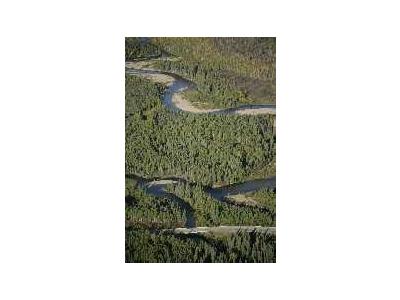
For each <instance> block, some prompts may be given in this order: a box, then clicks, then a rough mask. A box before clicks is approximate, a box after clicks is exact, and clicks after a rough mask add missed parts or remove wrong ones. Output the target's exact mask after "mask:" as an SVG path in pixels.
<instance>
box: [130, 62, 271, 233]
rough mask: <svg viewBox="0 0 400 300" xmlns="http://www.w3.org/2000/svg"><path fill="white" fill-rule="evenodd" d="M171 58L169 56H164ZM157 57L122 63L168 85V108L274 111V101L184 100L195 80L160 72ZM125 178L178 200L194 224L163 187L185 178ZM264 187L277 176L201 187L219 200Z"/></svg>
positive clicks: (190, 211)
mask: <svg viewBox="0 0 400 300" xmlns="http://www.w3.org/2000/svg"><path fill="white" fill-rule="evenodd" d="M164 59H170V58H164ZM156 60H158V59H150V60H138V61H133V62H126V63H125V71H126V73H127V74H130V75H136V76H141V77H144V78H147V79H150V80H152V81H154V82H158V83H162V84H164V85H166V86H167V89H166V90H165V93H164V95H163V97H162V102H163V104H164V105H165V107H166V108H167V109H169V110H170V111H173V112H177V111H184V112H187V113H208V114H239V115H258V114H274V115H275V114H276V108H275V105H272V104H253V105H243V106H240V107H237V108H228V109H202V108H198V107H195V106H194V105H193V104H191V103H190V102H189V101H188V100H186V99H185V98H184V97H183V95H182V92H184V91H186V90H187V89H193V88H195V85H194V83H192V82H190V81H188V80H186V79H184V78H182V77H180V76H179V75H177V74H173V73H168V72H163V71H160V70H156V69H154V67H153V66H152V62H154V61H156ZM126 177H127V178H131V179H135V180H136V181H137V182H138V184H139V186H140V187H142V188H143V189H144V190H145V191H146V192H147V193H149V194H151V195H154V196H164V197H168V198H169V199H171V200H172V201H174V202H175V203H177V204H178V205H179V206H180V207H181V208H183V209H184V211H185V212H186V219H187V223H186V224H185V226H186V227H187V228H193V227H195V225H196V220H195V216H194V212H193V209H192V207H191V206H190V205H189V204H188V203H187V202H185V201H184V200H183V199H181V198H179V197H177V196H176V195H174V194H172V193H170V192H168V191H167V189H166V187H167V186H168V185H171V184H176V183H178V182H184V183H189V182H187V181H186V180H185V179H182V178H177V177H168V178H152V179H145V178H142V177H139V176H137V175H126ZM263 188H269V189H275V188H276V178H275V176H273V177H269V178H264V179H254V180H250V181H247V182H244V183H238V184H233V185H228V186H223V187H218V188H212V187H204V190H205V191H206V192H207V193H208V194H210V195H211V196H212V197H213V198H214V199H216V200H218V201H227V200H226V198H225V197H226V196H228V195H237V194H243V193H248V192H254V191H258V190H260V189H263Z"/></svg>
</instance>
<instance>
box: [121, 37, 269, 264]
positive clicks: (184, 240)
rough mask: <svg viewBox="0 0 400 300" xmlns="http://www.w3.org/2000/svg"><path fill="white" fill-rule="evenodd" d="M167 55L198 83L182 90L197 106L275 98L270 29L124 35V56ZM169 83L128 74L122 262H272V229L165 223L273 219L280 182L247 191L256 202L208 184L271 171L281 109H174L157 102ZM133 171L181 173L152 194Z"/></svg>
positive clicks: (263, 222) (174, 68) (165, 63)
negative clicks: (213, 34)
mask: <svg viewBox="0 0 400 300" xmlns="http://www.w3.org/2000/svg"><path fill="white" fill-rule="evenodd" d="M162 56H169V57H171V56H175V57H179V59H177V60H173V61H171V60H162V61H159V62H158V63H157V65H156V67H157V68H158V69H161V70H164V71H169V72H173V73H176V74H179V75H181V76H183V77H184V78H186V79H189V80H191V81H192V82H194V83H195V84H196V87H195V89H193V90H190V91H188V92H187V93H186V95H185V97H188V98H189V99H190V100H193V101H195V102H198V105H202V106H208V107H226V108H228V107H235V106H238V105H241V104H244V103H274V102H275V39H273V38H204V39H203V38H127V39H126V44H125V60H126V61H132V60H142V59H146V58H155V57H162ZM165 90H166V87H165V86H163V85H161V84H158V83H154V82H152V81H150V80H147V79H143V78H141V77H137V76H134V75H128V74H126V75H125V173H126V174H127V176H126V182H125V187H126V188H125V227H126V230H125V232H126V240H125V244H126V249H125V251H126V262H275V236H270V235H268V234H266V233H260V232H250V233H249V232H239V233H237V234H226V235H221V236H220V235H218V236H214V235H212V234H175V233H173V232H170V231H167V232H166V231H163V229H171V228H179V227H188V226H189V227H194V226H220V225H225V226H229V225H236V226H237V225H247V226H250V225H254V226H275V190H268V189H265V190H260V191H257V192H252V193H248V194H246V195H245V196H246V197H249V198H251V199H253V200H254V201H257V203H258V205H257V206H251V205H241V204H236V203H233V202H229V201H222V202H221V201H217V200H216V199H214V198H213V197H212V196H211V195H210V194H209V193H208V192H207V189H208V188H210V187H211V186H215V185H217V186H224V185H227V184H233V183H239V182H243V181H247V180H250V179H254V178H266V177H268V176H271V175H275V161H276V158H275V152H276V137H275V128H274V124H275V116H274V115H259V116H240V115H211V114H191V113H185V112H172V111H170V110H168V109H166V108H165V106H164V105H163V103H162V101H161V97H163V94H164V92H165ZM128 174H130V175H128ZM137 176H139V177H142V178H144V180H145V178H148V179H152V178H167V177H176V178H182V179H185V181H182V182H179V183H177V184H171V185H169V186H168V187H167V191H166V193H164V194H163V196H160V195H157V196H153V195H151V194H149V193H148V192H146V189H145V188H144V187H143V186H141V185H140V184H139V183H138V182H137V181H136V180H135V179H132V178H138V177H137ZM145 181H146V180H145ZM149 181H150V180H148V181H147V182H149Z"/></svg>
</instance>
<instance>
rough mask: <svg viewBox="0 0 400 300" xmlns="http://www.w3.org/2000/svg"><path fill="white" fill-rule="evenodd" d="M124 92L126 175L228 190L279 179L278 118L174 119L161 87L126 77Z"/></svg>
mask: <svg viewBox="0 0 400 300" xmlns="http://www.w3.org/2000/svg"><path fill="white" fill-rule="evenodd" d="M125 88H126V94H125V96H126V112H127V115H126V129H125V130H126V140H125V147H126V148H125V153H126V168H125V172H126V173H127V174H138V175H140V176H143V177H162V176H178V177H179V176H180V177H183V178H185V179H188V180H190V181H194V182H200V183H202V184H212V183H226V184H228V183H234V182H240V181H242V180H244V179H245V178H249V177H255V176H256V175H257V176H258V177H266V176H269V175H272V174H274V173H275V135H274V129H273V122H274V116H228V115H193V114H187V113H181V112H179V113H172V112H169V111H167V110H166V109H165V108H164V107H163V106H162V104H161V102H160V100H159V97H160V95H161V93H162V88H161V87H160V86H159V85H157V84H153V83H151V82H150V81H148V80H145V79H141V78H138V77H134V76H129V75H127V80H126V87H125ZM144 93H147V98H146V99H147V101H146V102H144V101H143V99H144V98H143V97H144V96H143V94H144Z"/></svg>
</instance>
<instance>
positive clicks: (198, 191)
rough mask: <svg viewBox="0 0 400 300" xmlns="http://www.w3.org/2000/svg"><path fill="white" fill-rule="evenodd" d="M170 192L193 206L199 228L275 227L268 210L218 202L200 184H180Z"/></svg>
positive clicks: (172, 187)
mask: <svg viewBox="0 0 400 300" xmlns="http://www.w3.org/2000/svg"><path fill="white" fill-rule="evenodd" d="M170 190H171V191H172V192H173V193H174V194H176V195H178V196H179V197H181V198H183V199H185V200H186V201H187V202H188V203H189V204H190V205H191V206H192V208H193V209H194V212H195V216H196V225H197V226H220V225H261V226H274V225H275V224H274V222H275V219H274V215H273V214H271V213H270V212H269V211H268V210H265V209H260V208H257V207H251V206H238V205H234V204H230V203H224V202H219V201H216V200H215V199H213V198H212V197H211V196H210V195H209V194H207V193H206V192H205V191H204V190H203V187H202V186H200V185H198V184H195V185H194V186H193V185H189V184H183V183H178V184H177V185H173V186H172V185H171V186H170Z"/></svg>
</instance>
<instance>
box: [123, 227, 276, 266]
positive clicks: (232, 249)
mask: <svg viewBox="0 0 400 300" xmlns="http://www.w3.org/2000/svg"><path fill="white" fill-rule="evenodd" d="M125 260H126V262H139V263H143V262H149V263H155V262H171V263H173V262H180V263H202V262H205V263H207V262H208V263H218V262H227V263H234V262H236V263H240V262H242V263H246V262H247V263H257V262H261V263H265V262H275V238H274V237H273V236H270V235H268V234H264V233H258V232H250V233H246V232H239V233H238V234H235V235H229V236H220V237H207V236H204V235H184V234H171V233H156V232H150V231H148V230H140V229H136V230H134V229H128V230H127V231H126V242H125Z"/></svg>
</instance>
